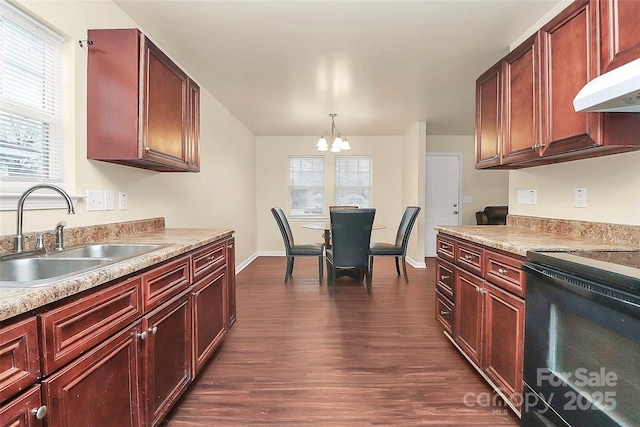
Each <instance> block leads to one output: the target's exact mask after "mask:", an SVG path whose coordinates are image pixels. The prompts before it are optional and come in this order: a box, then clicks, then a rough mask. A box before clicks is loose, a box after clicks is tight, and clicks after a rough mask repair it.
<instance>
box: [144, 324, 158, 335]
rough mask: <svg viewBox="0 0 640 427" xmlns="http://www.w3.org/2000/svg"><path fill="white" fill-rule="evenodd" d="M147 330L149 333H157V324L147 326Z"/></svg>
mask: <svg viewBox="0 0 640 427" xmlns="http://www.w3.org/2000/svg"><path fill="white" fill-rule="evenodd" d="M147 331H148V332H149V333H150V334H153V335H155V334H157V333H158V327H157V326H154V327H153V328H149V329H147Z"/></svg>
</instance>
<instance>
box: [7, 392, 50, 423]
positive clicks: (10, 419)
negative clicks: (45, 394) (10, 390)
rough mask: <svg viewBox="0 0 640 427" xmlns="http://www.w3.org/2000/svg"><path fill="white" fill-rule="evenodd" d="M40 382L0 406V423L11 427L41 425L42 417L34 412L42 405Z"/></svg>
mask: <svg viewBox="0 0 640 427" xmlns="http://www.w3.org/2000/svg"><path fill="white" fill-rule="evenodd" d="M41 402H42V397H41V394H40V384H37V385H35V386H33V387H32V388H30V389H29V390H28V391H26V392H24V393H23V394H21V395H19V396H18V397H17V398H15V399H13V400H11V401H9V402H8V403H6V404H2V405H1V406H0V425H1V426H11V427H42V426H43V425H44V423H43V418H38V417H37V416H36V413H37V411H38V408H40V407H41V405H42V403H41Z"/></svg>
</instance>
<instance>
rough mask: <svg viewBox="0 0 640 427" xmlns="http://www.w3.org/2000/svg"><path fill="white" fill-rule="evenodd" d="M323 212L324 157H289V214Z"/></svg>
mask: <svg viewBox="0 0 640 427" xmlns="http://www.w3.org/2000/svg"><path fill="white" fill-rule="evenodd" d="M323 212H324V157H289V214H290V215H294V216H305V215H307V216H313V215H315V216H317V215H322V214H323Z"/></svg>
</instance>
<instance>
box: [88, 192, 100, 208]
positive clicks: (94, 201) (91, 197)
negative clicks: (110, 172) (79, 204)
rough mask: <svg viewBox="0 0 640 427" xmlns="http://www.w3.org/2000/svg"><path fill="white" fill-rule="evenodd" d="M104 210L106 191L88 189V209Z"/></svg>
mask: <svg viewBox="0 0 640 427" xmlns="http://www.w3.org/2000/svg"><path fill="white" fill-rule="evenodd" d="M103 210H104V191H102V190H87V211H103Z"/></svg>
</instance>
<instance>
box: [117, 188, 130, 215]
mask: <svg viewBox="0 0 640 427" xmlns="http://www.w3.org/2000/svg"><path fill="white" fill-rule="evenodd" d="M118 206H119V207H120V210H121V211H126V210H127V209H129V197H128V196H127V193H125V192H122V191H121V192H120V193H119V194H118Z"/></svg>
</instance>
